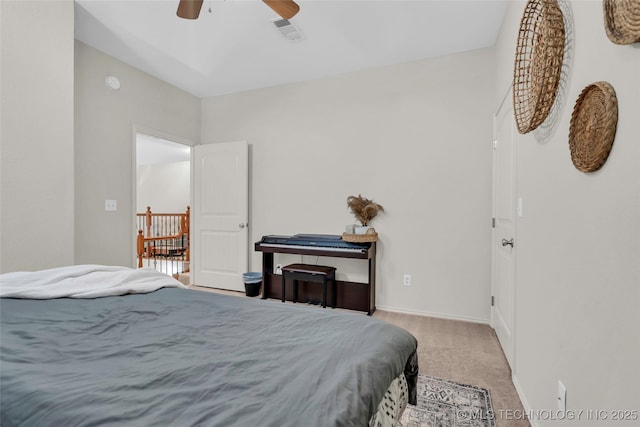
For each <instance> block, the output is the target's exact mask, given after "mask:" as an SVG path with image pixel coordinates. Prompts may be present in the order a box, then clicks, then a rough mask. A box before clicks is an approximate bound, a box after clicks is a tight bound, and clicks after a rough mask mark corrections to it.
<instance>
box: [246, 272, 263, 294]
mask: <svg viewBox="0 0 640 427" xmlns="http://www.w3.org/2000/svg"><path fill="white" fill-rule="evenodd" d="M242 280H243V281H244V293H245V295H246V296H248V297H257V296H258V295H260V286H261V285H262V273H254V272H249V273H244V274H243V275H242Z"/></svg>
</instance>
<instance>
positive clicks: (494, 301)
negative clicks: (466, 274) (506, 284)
mask: <svg viewBox="0 0 640 427" xmlns="http://www.w3.org/2000/svg"><path fill="white" fill-rule="evenodd" d="M494 305H496V297H494V296H493V295H491V307H493V306H494Z"/></svg>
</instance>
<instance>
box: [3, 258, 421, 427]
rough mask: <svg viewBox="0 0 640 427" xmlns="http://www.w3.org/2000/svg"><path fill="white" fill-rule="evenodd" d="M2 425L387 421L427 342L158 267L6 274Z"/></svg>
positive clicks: (398, 408)
mask: <svg viewBox="0 0 640 427" xmlns="http://www.w3.org/2000/svg"><path fill="white" fill-rule="evenodd" d="M0 296H2V299H0V316H1V324H0V334H1V336H0V350H1V351H0V357H1V359H0V376H1V377H0V415H1V418H0V424H1V425H2V426H4V427H11V426H61V425H67V426H71V425H74V426H98V425H99V426H116V425H117V426H126V425H135V426H160V425H162V426H196V425H197V426H200V425H202V426H243V427H246V426H274V427H275V426H278V427H282V426H301V425H304V426H322V427H329V426H367V425H371V426H373V425H375V426H384V425H393V423H394V422H395V420H396V419H397V418H398V417H399V415H400V413H401V412H402V410H403V408H404V406H405V405H406V403H407V401H409V402H410V403H415V381H416V378H417V374H418V366H417V359H416V347H417V343H416V339H415V338H414V337H413V336H412V335H411V334H410V333H409V332H407V331H405V330H404V329H401V328H399V327H396V326H394V325H391V324H388V323H386V322H383V321H380V320H377V319H373V318H371V317H369V316H365V315H362V314H357V313H348V312H341V311H338V310H331V309H320V308H315V307H306V306H304V305H293V304H282V303H280V302H277V301H271V300H254V299H251V298H242V297H237V296H230V295H221V294H216V293H210V292H201V291H195V290H189V289H185V288H184V286H183V285H182V284H181V283H179V282H178V281H176V280H174V279H173V278H171V277H169V276H166V275H164V274H162V273H158V272H155V271H152V270H148V269H142V270H132V269H128V268H123V267H107V266H73V267H64V268H60V269H52V270H43V271H38V272H32V273H26V272H22V273H9V274H4V275H0Z"/></svg>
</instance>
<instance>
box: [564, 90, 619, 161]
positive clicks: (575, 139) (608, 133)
mask: <svg viewBox="0 0 640 427" xmlns="http://www.w3.org/2000/svg"><path fill="white" fill-rule="evenodd" d="M617 125H618V99H617V98H616V92H615V90H614V89H613V86H611V85H610V84H609V83H607V82H597V83H593V84H590V85H589V86H587V87H585V88H584V89H583V90H582V93H580V96H578V100H577V101H576V105H575V106H574V107H573V114H571V125H570V126H569V149H570V150H571V161H572V162H573V164H574V166H575V167H576V169H578V170H579V171H582V172H593V171H596V170H598V169H600V168H601V167H602V165H604V163H605V162H606V161H607V157H609V153H610V152H611V146H612V145H613V140H614V139H615V136H616V127H617Z"/></svg>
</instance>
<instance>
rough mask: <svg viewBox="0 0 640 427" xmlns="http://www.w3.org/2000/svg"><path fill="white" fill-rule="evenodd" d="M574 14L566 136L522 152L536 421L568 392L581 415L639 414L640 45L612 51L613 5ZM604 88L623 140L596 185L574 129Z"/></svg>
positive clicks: (530, 379)
mask: <svg viewBox="0 0 640 427" xmlns="http://www.w3.org/2000/svg"><path fill="white" fill-rule="evenodd" d="M562 3H563V4H564V5H565V6H564V7H566V8H567V11H568V13H567V14H566V15H567V16H569V17H571V16H572V18H573V19H572V20H571V21H572V25H571V26H569V27H568V28H569V29H570V30H571V31H570V32H569V34H568V40H569V44H570V45H571V46H572V47H571V50H570V55H571V56H572V58H573V59H572V65H571V67H570V69H569V72H568V73H567V76H566V82H567V89H566V96H565V97H564V99H561V100H560V109H559V118H558V124H557V128H556V129H555V132H554V133H553V134H552V135H551V136H550V138H546V139H543V140H542V141H539V140H538V139H536V137H535V136H534V135H532V134H527V135H524V136H520V137H519V140H518V150H519V155H518V175H517V180H518V194H519V196H521V197H522V198H523V201H524V203H523V206H524V216H523V217H522V218H520V219H519V221H518V224H517V233H518V242H517V245H516V254H517V270H516V278H517V289H516V365H515V369H514V376H515V379H516V382H517V383H518V385H519V387H520V390H521V392H522V395H523V397H524V400H525V401H526V402H527V404H528V406H529V407H530V408H533V409H538V410H542V409H548V410H553V409H556V407H557V406H556V400H555V399H556V384H557V381H558V380H561V381H562V382H563V383H564V384H565V386H566V387H567V405H568V408H569V409H577V410H580V409H584V410H588V409H594V410H597V409H602V410H609V409H636V410H638V409H640V408H639V407H638V402H640V400H639V395H638V388H637V387H638V384H640V369H639V368H638V361H639V360H640V333H638V325H640V310H638V307H639V304H640V121H639V120H638V118H639V117H640V85H639V83H638V81H639V80H638V76H640V45H638V44H635V45H632V46H619V45H615V44H613V43H612V42H610V41H609V40H608V38H607V36H606V34H605V32H604V27H603V17H602V2H600V1H573V2H570V3H568V4H567V3H565V2H562ZM523 11H524V3H523V2H514V3H512V4H510V6H509V10H508V12H507V16H506V19H505V24H504V28H503V32H502V34H501V37H500V39H499V41H498V47H497V57H498V61H497V63H498V71H497V78H498V80H497V83H496V86H497V88H498V89H499V91H498V92H497V95H496V98H497V97H498V96H500V95H501V94H502V93H501V92H502V90H503V89H502V88H506V86H507V84H508V81H509V79H510V75H511V72H512V69H513V68H512V67H513V54H514V51H515V42H516V34H517V28H518V26H519V21H520V17H521V16H522V12H523ZM572 27H573V28H572ZM600 80H605V81H608V82H609V83H611V84H612V85H613V87H614V88H615V90H616V93H617V97H618V103H619V119H618V128H617V134H616V138H615V142H614V145H613V150H612V152H611V155H610V156H609V159H608V161H607V163H606V164H605V165H604V166H603V167H602V169H600V170H599V171H597V172H594V173H587V174H585V173H582V172H579V171H578V170H577V169H575V168H574V166H573V164H572V162H571V158H570V155H569V147H568V133H569V123H570V118H571V112H572V110H573V107H574V104H575V100H576V99H577V97H578V95H579V94H580V92H581V91H582V89H583V88H584V87H585V86H587V85H588V84H591V83H593V82H596V81H600ZM636 422H637V421H636ZM536 424H538V425H563V426H564V425H570V423H568V422H566V421H564V422H561V421H558V422H555V423H554V422H551V421H541V420H534V425H536ZM577 424H578V423H576V424H575V425H577ZM618 424H620V423H616V422H612V421H609V422H603V423H598V425H618ZM621 424H624V422H623V423H621ZM632 424H633V423H632ZM580 425H585V419H584V418H583V419H582V423H581V424H580ZM588 425H591V424H588Z"/></svg>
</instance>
